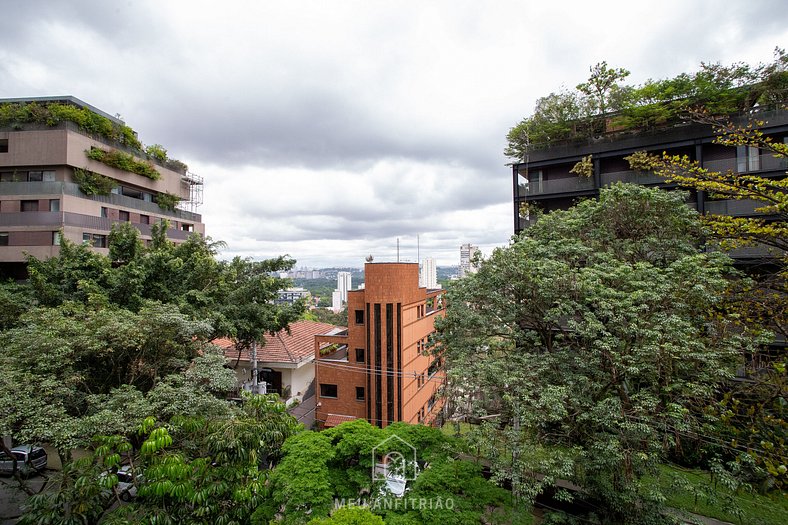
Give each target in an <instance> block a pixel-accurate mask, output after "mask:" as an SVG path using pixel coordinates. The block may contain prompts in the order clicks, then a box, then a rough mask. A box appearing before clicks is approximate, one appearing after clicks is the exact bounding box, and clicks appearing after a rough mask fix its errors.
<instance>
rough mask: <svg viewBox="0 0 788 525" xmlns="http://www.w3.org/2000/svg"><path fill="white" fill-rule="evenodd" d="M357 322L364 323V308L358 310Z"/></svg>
mask: <svg viewBox="0 0 788 525" xmlns="http://www.w3.org/2000/svg"><path fill="white" fill-rule="evenodd" d="M356 324H364V310H356Z"/></svg>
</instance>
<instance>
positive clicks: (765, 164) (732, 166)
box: [703, 154, 788, 173]
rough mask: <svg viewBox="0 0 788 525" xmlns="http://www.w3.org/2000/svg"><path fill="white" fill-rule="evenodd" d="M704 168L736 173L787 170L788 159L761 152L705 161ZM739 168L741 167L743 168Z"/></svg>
mask: <svg viewBox="0 0 788 525" xmlns="http://www.w3.org/2000/svg"><path fill="white" fill-rule="evenodd" d="M756 159H757V160H756ZM703 168H705V169H707V170H709V171H720V172H726V171H733V172H734V173H760V172H762V171H785V170H788V159H786V158H780V157H775V156H774V155H771V154H761V155H758V156H756V157H742V158H737V157H730V158H727V159H717V160H709V161H705V162H704V163H703ZM739 168H741V170H740V169H739Z"/></svg>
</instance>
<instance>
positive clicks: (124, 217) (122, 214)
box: [118, 210, 131, 222]
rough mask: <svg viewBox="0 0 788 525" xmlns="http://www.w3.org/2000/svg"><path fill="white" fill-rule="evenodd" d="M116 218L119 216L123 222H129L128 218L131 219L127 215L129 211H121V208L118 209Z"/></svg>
mask: <svg viewBox="0 0 788 525" xmlns="http://www.w3.org/2000/svg"><path fill="white" fill-rule="evenodd" d="M118 218H119V219H120V220H121V221H124V222H129V220H131V218H130V217H129V212H127V211H123V210H120V211H119V212H118Z"/></svg>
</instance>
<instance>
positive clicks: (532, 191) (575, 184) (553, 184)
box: [519, 177, 594, 196]
mask: <svg viewBox="0 0 788 525" xmlns="http://www.w3.org/2000/svg"><path fill="white" fill-rule="evenodd" d="M519 186H520V195H523V196H524V195H548V194H551V193H568V192H572V191H585V190H593V189H594V179H593V178H591V177H570V178H566V179H555V180H542V181H532V182H529V183H528V184H520V185H519Z"/></svg>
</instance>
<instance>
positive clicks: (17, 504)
mask: <svg viewBox="0 0 788 525" xmlns="http://www.w3.org/2000/svg"><path fill="white" fill-rule="evenodd" d="M51 473H52V472H51V471H46V472H44V473H43V475H38V476H33V477H31V478H30V479H27V480H24V481H25V483H27V486H28V487H30V488H31V489H32V490H33V492H41V490H43V489H44V486H45V483H46V481H47V476H48V475H49V474H51ZM27 498H28V496H27V494H25V492H24V491H23V490H22V489H21V488H19V483H18V482H17V480H16V479H14V478H12V477H0V525H11V524H13V523H16V521H17V518H18V517H19V515H20V514H21V513H22V510H21V506H22V504H24V502H25V501H27Z"/></svg>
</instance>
